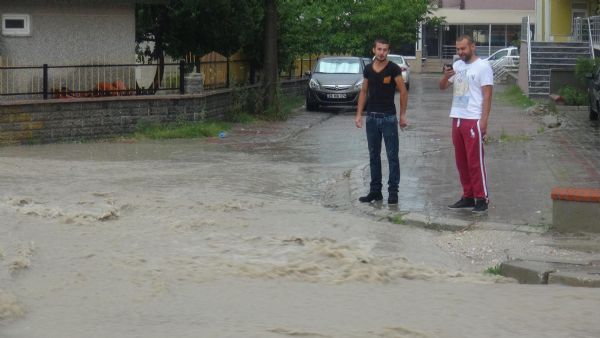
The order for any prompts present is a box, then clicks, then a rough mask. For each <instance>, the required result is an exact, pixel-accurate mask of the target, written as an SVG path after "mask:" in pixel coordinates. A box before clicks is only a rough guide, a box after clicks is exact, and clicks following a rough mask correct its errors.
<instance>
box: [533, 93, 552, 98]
mask: <svg viewBox="0 0 600 338" xmlns="http://www.w3.org/2000/svg"><path fill="white" fill-rule="evenodd" d="M548 95H550V94H538V93H529V98H530V99H547V98H548Z"/></svg>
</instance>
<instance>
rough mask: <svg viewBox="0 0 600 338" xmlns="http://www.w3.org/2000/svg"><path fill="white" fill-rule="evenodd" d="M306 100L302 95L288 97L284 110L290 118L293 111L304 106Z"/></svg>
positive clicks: (285, 100) (284, 103)
mask: <svg viewBox="0 0 600 338" xmlns="http://www.w3.org/2000/svg"><path fill="white" fill-rule="evenodd" d="M304 100H305V98H304V96H302V95H298V96H292V97H286V98H284V99H283V102H282V109H283V111H284V112H285V113H286V115H288V116H289V115H290V113H291V112H292V110H294V109H296V108H298V107H301V106H302V105H303V104H304Z"/></svg>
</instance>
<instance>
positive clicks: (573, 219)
mask: <svg viewBox="0 0 600 338" xmlns="http://www.w3.org/2000/svg"><path fill="white" fill-rule="evenodd" d="M552 224H553V228H554V229H555V230H557V231H560V232H579V231H585V232H600V203H597V202H576V201H563V200H554V201H552Z"/></svg>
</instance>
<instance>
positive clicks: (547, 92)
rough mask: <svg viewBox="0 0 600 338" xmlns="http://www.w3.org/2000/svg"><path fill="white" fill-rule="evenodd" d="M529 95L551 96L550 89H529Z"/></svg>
mask: <svg viewBox="0 0 600 338" xmlns="http://www.w3.org/2000/svg"><path fill="white" fill-rule="evenodd" d="M529 93H535V94H548V95H550V88H549V87H529Z"/></svg>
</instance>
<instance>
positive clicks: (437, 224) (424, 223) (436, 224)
mask: <svg viewBox="0 0 600 338" xmlns="http://www.w3.org/2000/svg"><path fill="white" fill-rule="evenodd" d="M402 220H403V221H404V223H405V224H408V225H414V226H418V227H422V228H427V229H434V230H446V231H460V230H464V229H465V228H467V227H469V226H471V225H472V224H473V223H472V222H469V221H463V220H460V219H453V218H443V217H430V216H427V215H423V214H417V213H412V212H411V213H408V214H406V215H404V216H402Z"/></svg>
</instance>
